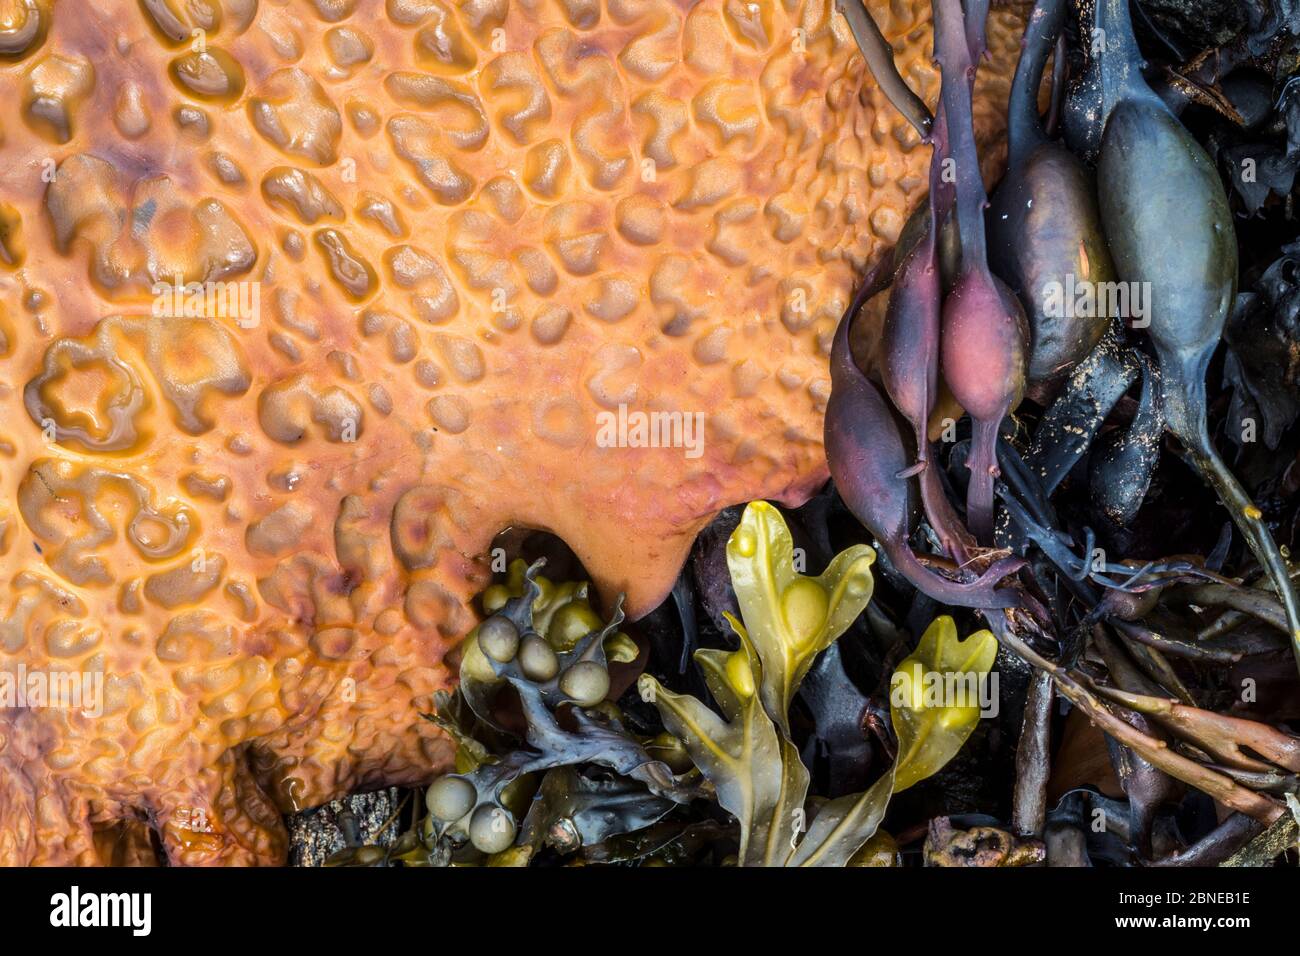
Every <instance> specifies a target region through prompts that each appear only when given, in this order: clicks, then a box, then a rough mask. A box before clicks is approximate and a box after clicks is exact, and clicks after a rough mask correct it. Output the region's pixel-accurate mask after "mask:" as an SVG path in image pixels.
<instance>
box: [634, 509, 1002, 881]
mask: <svg viewBox="0 0 1300 956" xmlns="http://www.w3.org/2000/svg"><path fill="white" fill-rule="evenodd" d="M794 555H795V552H794V543H793V539H792V538H791V536H790V531H789V529H788V528H787V527H786V524H785V521H784V519H783V518H782V517H781V514H780V512H779V511H777V510H776V509H775V508H773V507H772V506H771V505H768V504H766V503H764V502H754V503H752V504H750V505H749V506H748V507H747V508H746V509H745V514H744V516H743V517H742V519H741V522H740V525H739V526H738V527H737V528H736V530H735V532H734V533H733V534H732V536H731V539H730V541H729V542H728V545H727V563H728V566H729V569H730V571H731V578H732V585H733V587H734V589H735V592H736V598H737V602H738V603H739V605H740V610H741V616H742V617H743V619H744V623H743V624H742V623H741V622H739V621H736V620H735V619H734V618H731V617H730V616H728V620H729V621H730V623H731V626H732V629H733V630H734V631H735V632H736V636H737V637H738V638H739V642H740V647H739V649H738V650H735V651H726V650H716V649H703V650H700V651H697V652H696V655H695V659H696V662H697V663H698V664H699V665H700V668H701V670H702V672H703V674H704V679H705V683H706V685H707V686H708V688H709V692H710V693H711V694H712V695H713V698H714V700H715V701H716V702H717V704H718V707H719V709H720V710H721V711H722V714H723V716H722V717H719V716H718V714H717V713H715V712H714V711H713V710H712V709H711V708H709V707H708V706H707V705H706V704H704V703H703V702H701V701H699V700H697V699H696V698H694V697H691V696H689V695H686V694H675V693H673V692H671V691H669V690H667V689H665V688H664V687H662V686H661V685H660V684H659V682H658V681H656V680H655V679H654V678H653V677H652V676H650V675H648V674H646V675H642V677H641V679H640V683H639V687H640V690H641V694H642V696H643V697H644V698H646V699H647V700H652V701H653V702H654V703H655V705H656V707H657V708H658V710H659V713H660V715H661V716H662V718H663V721H664V724H665V726H666V727H667V728H668V729H669V731H671V732H672V733H674V734H676V735H677V736H678V737H680V738H681V739H682V741H683V742H684V743H685V746H686V749H687V751H688V753H689V754H690V756H691V759H692V760H693V761H694V763H695V765H696V766H697V767H698V768H699V770H700V772H701V773H702V774H703V775H704V776H705V777H706V778H707V779H708V780H709V781H710V782H711V783H712V784H713V786H714V789H715V792H716V794H717V800H718V804H719V805H720V806H721V807H722V808H723V809H725V810H727V811H728V812H729V813H731V814H732V815H733V816H735V817H736V819H737V821H738V822H739V824H740V834H741V835H740V855H739V860H740V864H741V865H742V866H843V865H845V864H846V863H848V861H849V859H850V857H852V856H853V854H854V853H855V852H856V851H857V850H858V849H859V848H860V847H861V846H862V845H863V844H865V843H866V842H867V841H868V840H869V839H871V837H872V836H873V835H874V834H875V833H876V830H877V828H878V827H879V825H880V821H881V819H882V818H883V817H884V814H885V809H886V808H887V806H888V804H889V800H890V797H891V796H892V795H893V794H894V793H895V792H896V791H898V790H903V789H906V788H907V787H910V786H912V785H913V784H915V783H917V782H918V781H920V780H923V779H925V778H926V777H928V776H930V775H932V774H933V773H935V772H937V771H938V770H939V769H940V768H941V767H942V766H943V765H944V764H945V763H947V762H948V761H949V760H950V759H952V757H953V756H954V755H955V754H956V753H957V751H958V750H960V749H961V746H962V745H963V744H964V743H965V742H966V739H967V738H968V737H969V736H970V734H971V733H972V732H973V731H974V729H975V725H976V724H977V723H978V721H979V716H980V709H979V706H978V705H977V703H976V702H975V701H971V700H968V699H965V698H961V699H959V700H957V701H955V702H953V701H946V700H945V701H942V702H939V703H938V705H937V706H936V705H935V702H934V701H932V700H930V696H931V695H930V694H928V693H927V688H926V686H925V683H926V680H927V677H929V676H930V675H954V676H956V677H958V678H963V677H966V676H968V675H974V676H975V677H976V678H977V679H978V680H983V679H984V677H985V676H986V675H987V674H988V672H989V670H990V668H991V667H992V665H993V660H994V657H995V655H996V651H997V642H996V640H995V639H994V637H993V635H991V634H990V633H989V632H988V631H980V632H978V633H977V634H973V635H971V636H970V637H969V638H967V639H966V640H965V641H960V640H958V638H957V629H956V626H955V625H954V623H953V621H952V618H950V617H946V616H944V617H940V618H937V619H936V620H935V621H934V622H933V623H932V624H931V625H930V627H929V628H928V629H927V630H926V632H925V635H924V636H923V637H922V638H921V642H920V644H919V645H918V646H917V648H916V650H915V652H913V654H912V655H911V656H909V657H908V658H907V660H905V661H903V663H902V664H901V665H899V668H898V669H897V670H896V671H895V673H894V675H893V680H892V682H891V689H892V693H891V708H890V711H891V717H892V720H893V724H894V729H895V732H896V734H897V735H898V748H899V749H898V752H899V757H898V759H897V760H896V761H895V763H894V765H893V766H892V767H891V768H890V769H889V770H888V771H887V772H886V773H885V774H884V775H883V776H882V777H881V778H880V779H879V780H877V781H876V783H875V784H873V785H872V786H871V787H870V788H869V789H867V790H866V791H865V792H863V793H857V794H850V795H848V796H845V797H840V798H838V799H836V800H832V801H830V802H829V803H827V804H825V805H824V806H823V807H822V808H821V810H820V811H819V812H818V813H817V816H816V818H815V819H814V820H813V823H812V826H811V828H809V830H808V832H807V834H806V835H805V836H804V837H803V839H802V840H800V839H799V834H800V832H801V831H802V830H803V820H804V803H805V801H806V799H807V796H808V785H809V775H808V771H807V769H806V768H805V767H804V765H803V763H802V761H800V759H799V753H798V750H797V748H796V747H795V745H794V743H793V742H792V740H791V739H790V733H789V720H788V716H787V712H788V708H789V706H790V702H791V701H792V700H793V698H794V695H795V692H796V691H797V690H798V688H799V683H800V681H802V679H803V677H804V675H806V674H807V672H808V669H809V667H811V666H812V663H813V661H814V659H815V658H816V657H817V655H818V654H820V653H821V652H822V651H824V650H825V649H826V648H827V647H829V646H830V645H831V644H832V643H833V642H834V641H835V640H836V639H837V638H839V636H840V635H841V634H842V633H844V631H845V630H847V629H848V627H849V625H850V624H852V623H853V621H854V619H855V618H857V616H858V615H859V614H861V613H862V610H863V609H864V608H865V607H866V604H867V602H868V601H869V600H870V598H871V594H872V589H873V584H874V582H873V579H872V576H871V565H872V563H873V562H874V561H875V552H873V551H872V550H871V549H870V548H868V547H866V546H865V545H856V546H854V547H852V548H849V549H848V550H846V551H844V552H843V553H841V554H840V555H838V556H837V557H836V558H835V559H834V560H833V561H832V562H831V564H830V567H829V568H828V569H827V570H826V572H825V573H824V574H822V575H821V576H819V577H815V578H814V577H805V576H803V575H800V574H798V573H797V572H796V571H795V570H794ZM962 686H969V684H968V683H967V684H963V685H962ZM950 704H955V705H951V706H950Z"/></svg>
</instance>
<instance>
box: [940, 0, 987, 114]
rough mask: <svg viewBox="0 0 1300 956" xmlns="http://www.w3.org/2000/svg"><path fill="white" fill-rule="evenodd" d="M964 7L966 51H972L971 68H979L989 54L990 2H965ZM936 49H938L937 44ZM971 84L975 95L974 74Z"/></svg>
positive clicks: (985, 0)
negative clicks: (981, 61)
mask: <svg viewBox="0 0 1300 956" xmlns="http://www.w3.org/2000/svg"><path fill="white" fill-rule="evenodd" d="M962 6H963V7H964V9H965V10H966V49H968V50H969V51H970V62H971V66H973V67H977V68H978V67H979V64H980V60H982V59H984V55H985V54H986V53H988V32H987V31H988V19H989V0H965V2H964V3H963V4H962ZM935 48H936V49H938V45H937V44H936V46H935ZM970 82H971V92H972V93H974V91H975V74H974V73H971V74H970Z"/></svg>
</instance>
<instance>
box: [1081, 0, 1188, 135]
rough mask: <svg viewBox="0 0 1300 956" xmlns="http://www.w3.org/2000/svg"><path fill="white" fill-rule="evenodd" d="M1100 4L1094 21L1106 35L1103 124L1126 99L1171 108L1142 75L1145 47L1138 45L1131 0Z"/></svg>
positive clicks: (1101, 1)
mask: <svg viewBox="0 0 1300 956" xmlns="http://www.w3.org/2000/svg"><path fill="white" fill-rule="evenodd" d="M1095 2H1096V4H1097V8H1096V11H1095V15H1094V20H1093V25H1094V26H1095V27H1096V29H1097V30H1098V31H1099V35H1100V36H1101V37H1102V38H1103V42H1104V43H1105V49H1104V50H1103V53H1102V56H1101V117H1100V118H1099V119H1098V121H1097V122H1098V123H1100V128H1101V129H1103V130H1104V129H1105V128H1106V122H1107V121H1108V120H1109V119H1110V113H1111V110H1113V109H1114V108H1115V107H1116V105H1118V104H1119V103H1122V102H1124V101H1126V100H1130V101H1133V102H1143V103H1150V104H1152V105H1156V106H1159V107H1160V108H1161V109H1165V110H1168V109H1169V108H1168V107H1167V106H1165V104H1164V101H1163V100H1162V99H1160V97H1159V96H1157V95H1156V94H1155V93H1154V92H1153V91H1152V89H1151V87H1149V86H1148V85H1147V82H1146V80H1145V79H1144V78H1143V77H1142V67H1143V66H1144V65H1145V62H1146V61H1145V60H1143V59H1142V51H1141V50H1139V49H1138V44H1137V38H1136V37H1135V36H1134V34H1133V20H1132V17H1131V16H1130V14H1129V8H1128V5H1129V0H1095Z"/></svg>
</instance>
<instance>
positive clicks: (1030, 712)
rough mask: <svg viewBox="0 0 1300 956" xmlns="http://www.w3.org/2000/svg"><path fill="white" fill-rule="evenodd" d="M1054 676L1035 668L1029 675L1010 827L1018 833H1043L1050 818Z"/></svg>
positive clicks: (1034, 835) (1035, 834)
mask: <svg viewBox="0 0 1300 956" xmlns="http://www.w3.org/2000/svg"><path fill="white" fill-rule="evenodd" d="M1052 696H1053V695H1052V677H1051V675H1050V674H1048V673H1047V672H1046V671H1034V673H1033V674H1032V675H1030V678H1029V694H1028V696H1027V698H1026V699H1025V718H1024V724H1023V726H1022V727H1021V730H1020V743H1019V744H1018V745H1017V747H1016V788H1015V793H1014V794H1013V796H1012V803H1011V827H1012V829H1013V830H1015V832H1016V834H1017V835H1018V836H1032V837H1039V836H1042V835H1043V822H1044V821H1045V820H1046V818H1047V778H1048V777H1049V776H1051V770H1052V765H1051V732H1052Z"/></svg>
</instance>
